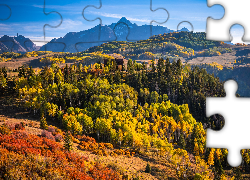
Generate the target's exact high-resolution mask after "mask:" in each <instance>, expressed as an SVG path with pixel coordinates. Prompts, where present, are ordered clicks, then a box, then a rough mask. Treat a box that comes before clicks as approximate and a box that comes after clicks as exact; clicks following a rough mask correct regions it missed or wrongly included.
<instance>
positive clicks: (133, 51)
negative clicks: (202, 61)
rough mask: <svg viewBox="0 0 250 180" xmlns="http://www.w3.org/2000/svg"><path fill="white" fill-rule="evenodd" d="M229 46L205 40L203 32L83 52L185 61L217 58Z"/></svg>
mask: <svg viewBox="0 0 250 180" xmlns="http://www.w3.org/2000/svg"><path fill="white" fill-rule="evenodd" d="M229 46H230V45H227V44H224V42H221V41H209V40H206V34H205V33H203V32H197V33H193V32H173V33H167V34H160V35H154V36H152V37H150V38H149V39H147V40H141V41H136V42H127V41H112V42H108V43H103V44H102V45H100V46H96V47H91V48H89V49H88V50H86V51H85V52H86V53H89V52H97V51H100V52H103V53H108V54H109V53H119V54H121V55H123V56H124V57H125V58H127V59H129V58H131V59H132V60H137V59H152V58H155V59H159V58H160V57H163V58H164V59H165V58H170V59H171V60H172V59H176V58H177V57H183V58H185V59H186V58H190V57H193V56H218V55H220V54H221V53H226V52H231V51H232V49H231V48H229Z"/></svg>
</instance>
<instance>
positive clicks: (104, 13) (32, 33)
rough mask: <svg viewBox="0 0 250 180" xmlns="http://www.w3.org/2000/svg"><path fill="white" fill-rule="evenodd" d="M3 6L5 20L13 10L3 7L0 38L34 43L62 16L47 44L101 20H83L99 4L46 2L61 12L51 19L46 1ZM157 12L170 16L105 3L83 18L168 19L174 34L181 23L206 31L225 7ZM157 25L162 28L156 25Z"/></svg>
mask: <svg viewBox="0 0 250 180" xmlns="http://www.w3.org/2000/svg"><path fill="white" fill-rule="evenodd" d="M1 4H6V5H8V6H9V7H10V8H11V12H12V14H11V16H10V18H9V19H7V20H5V19H6V18H7V17H8V16H9V15H10V10H9V9H8V7H7V6H4V5H0V19H1V20H0V36H3V35H9V36H15V35H16V33H19V34H21V35H24V36H25V37H28V38H30V39H32V40H34V41H43V40H44V35H43V26H44V25H45V24H50V25H52V26H58V25H59V24H60V23H61V17H60V15H61V16H62V18H63V19H62V23H61V24H60V26H58V27H57V28H51V27H48V26H46V28H45V32H46V37H45V40H46V41H50V40H51V39H52V38H58V37H63V36H65V34H66V33H67V32H79V31H82V30H86V29H90V28H92V27H94V26H96V25H97V24H99V20H96V21H92V22H90V21H86V20H85V19H84V18H83V16H82V12H83V9H84V8H85V7H86V6H88V5H93V6H96V7H99V6H100V2H99V0H84V1H80V0H74V1H72V0H46V1H45V4H46V6H45V7H46V8H45V12H46V13H49V12H52V11H55V12H58V13H51V14H49V15H45V14H44V13H43V11H44V0H33V1H32V0H22V1H20V0H19V1H18V0H8V1H7V0H1ZM157 8H164V9H166V10H167V11H168V13H169V16H168V13H167V12H166V11H164V10H162V9H160V10H157V11H155V12H152V11H151V10H150V0H126V1H125V0H123V1H115V0H103V1H102V7H101V8H100V9H96V8H94V7H89V8H87V9H86V10H85V11H84V15H85V17H86V18H87V19H89V20H94V19H95V18H97V17H100V18H101V19H102V24H104V25H109V24H111V23H114V22H117V21H118V20H119V19H120V18H121V17H126V18H127V19H128V20H130V21H131V22H132V23H136V24H138V25H143V24H150V22H151V21H152V20H156V21H157V22H164V21H166V19H167V18H169V19H168V21H167V22H166V23H164V24H161V25H162V26H165V27H168V28H169V29H172V30H177V26H178V24H179V23H180V22H182V21H189V22H190V23H191V24H192V25H193V27H194V29H193V30H194V31H195V32H197V31H205V30H206V19H207V17H209V16H211V17H213V18H215V19H220V18H222V17H223V15H224V8H223V7H222V6H220V5H216V6H213V7H211V8H209V7H208V6H207V1H206V0H189V1H187V0H175V1H173V0H153V2H152V9H157ZM59 14H60V15H59ZM154 25H159V24H158V23H154ZM184 26H185V27H187V28H188V29H190V30H191V27H190V25H189V24H188V23H182V24H181V25H180V26H179V28H178V29H180V28H182V27H184ZM239 30H242V28H240V27H234V28H233V29H232V31H231V32H232V33H233V34H235V35H236V36H237V34H240V35H242V33H241V32H240V31H239ZM35 43H36V44H38V45H41V44H42V43H39V42H35Z"/></svg>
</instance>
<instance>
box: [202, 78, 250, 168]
mask: <svg viewBox="0 0 250 180" xmlns="http://www.w3.org/2000/svg"><path fill="white" fill-rule="evenodd" d="M237 87H238V85H237V83H236V82H235V81H234V80H229V81H226V82H225V84H224V88H225V90H226V97H207V98H206V114H207V117H209V116H211V115H213V114H221V115H223V117H224V118H225V125H224V127H223V128H222V130H220V131H214V130H211V129H207V141H206V146H207V147H210V148H227V149H228V163H229V164H230V165H231V166H233V167H236V166H239V165H240V163H241V161H242V157H241V154H240V151H241V149H249V148H250V143H249V142H248V139H249V137H250V131H249V127H250V117H249V106H250V99H249V98H237V97H236V96H235V93H236V91H237Z"/></svg>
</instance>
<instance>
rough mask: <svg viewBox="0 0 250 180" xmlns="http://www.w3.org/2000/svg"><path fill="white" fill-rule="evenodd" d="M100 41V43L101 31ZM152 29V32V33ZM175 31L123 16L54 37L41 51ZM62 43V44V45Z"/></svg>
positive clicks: (81, 48) (77, 48)
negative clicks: (109, 23)
mask: <svg viewBox="0 0 250 180" xmlns="http://www.w3.org/2000/svg"><path fill="white" fill-rule="evenodd" d="M100 31H101V33H100V42H99V43H98V37H99V32H100ZM151 31H152V33H151ZM169 32H174V31H173V30H170V29H168V28H166V27H163V26H153V25H142V26H138V25H137V24H135V23H134V24H132V23H131V22H130V21H129V20H127V19H126V18H125V17H123V18H121V19H120V20H119V21H118V22H117V23H112V24H111V25H102V26H101V25H97V26H95V27H93V28H91V29H89V30H85V31H80V32H69V33H67V34H66V35H65V36H64V37H61V38H58V39H52V40H51V41H50V42H49V43H47V44H46V45H44V46H42V47H41V48H40V50H41V51H44V50H45V49H46V50H47V51H54V52H60V51H62V49H63V44H62V43H65V45H66V48H65V49H64V51H65V52H77V51H84V50H86V49H88V48H90V47H93V46H98V45H101V44H102V43H104V42H110V41H115V40H116V41H127V40H128V41H138V40H146V39H148V38H149V37H150V36H151V35H157V34H164V33H169ZM60 43H61V45H60Z"/></svg>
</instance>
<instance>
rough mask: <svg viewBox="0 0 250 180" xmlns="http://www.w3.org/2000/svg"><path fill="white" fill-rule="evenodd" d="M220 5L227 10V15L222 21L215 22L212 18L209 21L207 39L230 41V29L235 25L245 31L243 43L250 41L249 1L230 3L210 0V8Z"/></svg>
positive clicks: (223, 0) (241, 0)
mask: <svg viewBox="0 0 250 180" xmlns="http://www.w3.org/2000/svg"><path fill="white" fill-rule="evenodd" d="M215 4H216V5H217V4H220V5H222V6H223V7H224V9H225V15H224V16H223V18H222V19H219V20H215V19H212V18H210V17H209V18H208V19H207V28H206V32H207V39H208V40H219V41H230V40H231V37H230V34H229V30H230V28H231V27H232V26H233V25H234V24H240V25H242V26H243V27H244V29H245V35H244V37H243V41H250V24H249V13H248V11H249V6H248V4H249V1H247V0H239V1H228V0H208V1H207V5H208V6H209V7H211V6H213V5H215Z"/></svg>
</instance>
